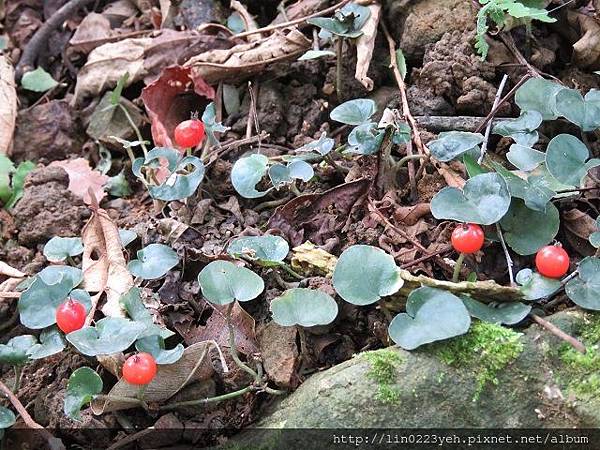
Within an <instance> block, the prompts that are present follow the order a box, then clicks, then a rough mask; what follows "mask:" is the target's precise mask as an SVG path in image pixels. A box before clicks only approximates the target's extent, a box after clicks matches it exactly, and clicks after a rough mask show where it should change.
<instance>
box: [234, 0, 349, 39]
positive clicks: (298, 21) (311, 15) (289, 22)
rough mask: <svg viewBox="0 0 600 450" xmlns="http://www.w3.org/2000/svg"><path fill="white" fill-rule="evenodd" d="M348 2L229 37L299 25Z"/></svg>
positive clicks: (240, 36) (239, 36)
mask: <svg viewBox="0 0 600 450" xmlns="http://www.w3.org/2000/svg"><path fill="white" fill-rule="evenodd" d="M347 3H350V0H342V1H341V2H339V3H337V4H335V5H333V6H331V7H329V8H327V9H324V10H322V11H318V12H316V13H314V14H310V15H308V16H305V17H301V18H300V19H295V20H290V21H288V22H283V23H278V24H276V25H269V26H268V27H263V28H257V29H256V30H248V31H244V32H243V33H238V34H235V35H233V36H231V37H230V38H229V39H230V40H234V39H239V38H243V37H246V36H250V35H252V34H259V33H260V34H264V33H268V32H270V31H275V30H279V29H281V28H287V27H291V26H293V25H298V24H300V23H303V22H306V21H307V20H308V19H312V18H313V17H321V16H326V15H327V14H330V13H332V12H335V11H336V10H338V9H340V8H341V7H343V6H344V5H346V4H347Z"/></svg>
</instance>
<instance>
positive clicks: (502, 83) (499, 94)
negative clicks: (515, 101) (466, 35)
mask: <svg viewBox="0 0 600 450" xmlns="http://www.w3.org/2000/svg"><path fill="white" fill-rule="evenodd" d="M507 81H508V75H506V74H504V76H503V77H502V81H500V86H498V91H497V92H496V97H495V98H494V105H493V106H492V111H494V110H495V109H496V108H497V107H498V104H499V103H500V98H501V97H502V91H503V90H504V86H506V82H507ZM491 131H492V121H491V120H490V121H488V124H487V127H486V128H485V135H484V138H483V143H482V144H481V154H480V155H479V159H478V160H477V164H481V163H482V162H483V157H484V156H485V152H486V150H487V146H488V141H489V139H490V133H491Z"/></svg>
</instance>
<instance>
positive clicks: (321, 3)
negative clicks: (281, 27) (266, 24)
mask: <svg viewBox="0 0 600 450" xmlns="http://www.w3.org/2000/svg"><path fill="white" fill-rule="evenodd" d="M327 6H329V1H328V0H299V1H297V2H296V3H293V4H291V5H289V6H286V7H285V14H283V12H280V13H279V14H277V17H275V19H274V20H273V22H271V25H277V24H280V23H284V22H289V21H290V20H297V19H301V18H303V17H306V16H309V15H311V14H314V13H316V12H317V11H321V10H322V9H324V8H326V7H327Z"/></svg>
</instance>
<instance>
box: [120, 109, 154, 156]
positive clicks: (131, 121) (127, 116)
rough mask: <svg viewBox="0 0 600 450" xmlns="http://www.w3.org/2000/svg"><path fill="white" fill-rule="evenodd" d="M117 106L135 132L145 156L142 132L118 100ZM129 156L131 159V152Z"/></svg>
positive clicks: (146, 153)
mask: <svg viewBox="0 0 600 450" xmlns="http://www.w3.org/2000/svg"><path fill="white" fill-rule="evenodd" d="M118 106H119V108H120V109H121V111H123V114H124V115H125V118H126V119H127V122H129V125H130V126H131V128H133V131H134V132H135V135H136V136H137V138H138V141H139V142H140V147H142V151H143V152H144V156H147V155H148V148H147V147H146V144H144V138H143V137H142V133H141V132H140V129H139V128H138V127H137V125H136V124H135V122H134V121H133V119H132V118H131V114H129V111H127V108H125V106H123V105H122V104H121V102H120V101H119V105H118ZM129 158H130V159H131V154H130V155H129ZM131 164H133V159H132V160H131Z"/></svg>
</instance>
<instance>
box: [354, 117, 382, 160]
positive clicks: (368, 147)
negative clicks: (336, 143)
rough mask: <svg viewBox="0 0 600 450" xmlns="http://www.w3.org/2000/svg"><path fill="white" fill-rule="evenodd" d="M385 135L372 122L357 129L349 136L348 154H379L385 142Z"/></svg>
mask: <svg viewBox="0 0 600 450" xmlns="http://www.w3.org/2000/svg"><path fill="white" fill-rule="evenodd" d="M384 135H385V133H384V132H383V131H382V130H379V129H378V128H377V124H375V123H372V122H367V123H363V124H362V125H359V126H357V127H355V128H354V129H353V130H352V131H351V132H350V134H349V135H348V150H347V151H348V152H349V153H358V154H360V155H372V154H374V153H377V151H378V150H379V148H380V147H381V143H382V142H383V137H384Z"/></svg>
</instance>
